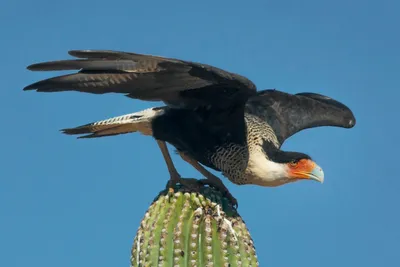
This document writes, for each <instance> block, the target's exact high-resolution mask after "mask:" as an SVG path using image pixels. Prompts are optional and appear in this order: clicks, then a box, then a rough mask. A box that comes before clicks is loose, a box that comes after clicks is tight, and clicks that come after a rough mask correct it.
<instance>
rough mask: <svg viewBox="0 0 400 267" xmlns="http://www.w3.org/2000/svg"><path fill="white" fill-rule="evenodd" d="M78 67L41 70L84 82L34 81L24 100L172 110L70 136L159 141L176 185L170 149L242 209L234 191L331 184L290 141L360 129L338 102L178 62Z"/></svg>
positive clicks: (118, 60) (100, 62)
mask: <svg viewBox="0 0 400 267" xmlns="http://www.w3.org/2000/svg"><path fill="white" fill-rule="evenodd" d="M68 54H69V55H70V56H72V57H73V58H69V59H63V60H53V61H47V62H40V63H35V64H31V65H29V66H28V67H27V69H28V70H30V71H67V70H73V71H75V72H74V73H69V74H64V75H60V76H54V77H50V78H47V79H44V80H39V81H37V82H34V83H32V84H30V85H28V86H26V87H25V88H23V90H24V91H30V90H35V91H37V92H66V91H76V92H81V93H90V94H109V93H116V94H123V95H125V96H127V97H128V98H131V99H136V100H141V101H156V102H162V104H160V105H158V106H155V107H151V108H147V109H145V110H142V111H138V112H134V113H130V114H126V115H122V116H117V117H111V118H109V119H105V120H101V121H96V122H92V123H88V124H85V125H81V126H78V127H73V128H65V129H62V130H61V131H62V132H63V133H64V134H67V135H79V136H78V138H98V137H105V136H115V135H120V134H127V133H133V132H139V133H141V134H142V135H145V136H150V137H152V138H154V139H155V141H156V142H157V144H158V146H159V149H160V151H161V154H162V156H163V158H164V161H165V163H166V167H167V169H168V172H169V176H170V177H169V180H168V183H169V185H170V188H172V185H176V184H178V183H184V181H183V179H182V177H181V175H180V173H179V172H178V171H177V169H176V167H175V165H174V163H173V161H172V159H171V155H170V152H169V150H168V147H167V144H170V145H172V146H173V147H174V148H175V149H176V151H177V153H178V154H179V155H180V156H181V158H182V159H183V160H184V161H186V162H187V163H189V164H190V165H191V166H193V167H194V168H195V169H196V170H197V171H198V172H199V173H200V174H202V175H203V176H204V177H205V179H203V180H204V181H205V183H206V184H209V185H213V186H214V187H216V188H218V189H219V190H220V191H221V192H223V193H224V195H225V196H227V197H228V198H229V199H230V200H232V203H234V204H235V205H237V200H236V198H234V197H233V196H232V194H230V192H229V190H228V189H227V187H226V186H225V185H224V183H223V182H222V180H221V179H220V178H219V177H217V176H216V175H214V174H212V173H211V172H210V171H209V170H207V169H206V168H210V169H213V170H215V171H217V172H220V173H221V174H222V176H224V177H225V178H227V179H228V180H229V181H231V182H232V183H233V184H236V185H246V184H252V185H257V186H263V187H276V186H281V185H285V184H288V183H292V182H296V181H305V180H314V181H318V182H321V183H322V182H323V181H324V172H323V170H322V168H321V167H320V166H319V165H318V164H317V163H316V162H315V161H314V160H313V159H312V158H311V156H309V155H307V154H305V153H301V152H294V151H286V150H282V148H281V147H282V145H283V144H284V142H285V141H286V140H287V139H288V138H290V137H291V136H293V135H294V134H296V133H298V132H300V131H302V130H304V129H309V128H315V127H322V126H333V127H340V128H347V129H349V128H353V127H354V126H355V124H356V119H355V116H354V114H353V112H352V110H351V109H350V108H349V107H348V106H346V105H345V104H343V103H342V102H339V101H338V100H336V99H333V98H331V97H329V96H326V95H322V94H318V93H313V92H300V93H296V94H291V93H288V92H283V91H280V90H277V89H261V90H259V89H258V88H257V86H256V85H255V84H254V83H253V82H252V81H251V80H250V79H249V78H247V77H245V76H242V75H240V74H237V73H233V72H230V71H227V70H224V69H221V68H218V67H216V66H212V65H207V64H203V63H199V62H193V61H188V60H183V59H176V58H172V57H165V56H157V55H151V54H141V53H133V52H126V51H116V50H91V49H89V50H69V51H68Z"/></svg>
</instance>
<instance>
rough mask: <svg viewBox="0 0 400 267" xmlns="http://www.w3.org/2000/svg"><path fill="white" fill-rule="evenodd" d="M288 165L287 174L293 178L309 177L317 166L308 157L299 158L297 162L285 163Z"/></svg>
mask: <svg viewBox="0 0 400 267" xmlns="http://www.w3.org/2000/svg"><path fill="white" fill-rule="evenodd" d="M287 166H288V167H289V175H290V177H291V178H295V179H310V178H312V177H310V175H311V173H312V172H313V170H314V169H315V168H316V167H317V164H316V163H315V162H314V161H312V160H310V159H301V160H299V161H297V162H290V163H288V164H287Z"/></svg>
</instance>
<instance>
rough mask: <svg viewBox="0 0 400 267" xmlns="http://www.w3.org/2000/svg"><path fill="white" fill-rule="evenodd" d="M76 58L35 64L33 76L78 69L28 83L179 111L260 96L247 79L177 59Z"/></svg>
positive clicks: (80, 54)
mask: <svg viewBox="0 0 400 267" xmlns="http://www.w3.org/2000/svg"><path fill="white" fill-rule="evenodd" d="M69 54H70V55H72V56H74V57H77V58H78V59H70V60H58V61H49V62H42V63H36V64H32V65H30V66H28V69H29V70H31V71H60V70H78V72H77V73H72V74H68V75H62V76H57V77H52V78H49V79H45V80H41V81H38V82H35V83H33V84H30V85H28V86H26V87H25V88H24V90H36V91H38V92H62V91H79V92H85V93H93V94H105V93H123V94H126V95H127V96H129V97H131V98H136V99H141V100H151V101H164V102H166V103H169V104H173V105H179V106H190V107H197V106H199V105H216V106H224V105H232V104H235V103H243V104H244V103H245V101H246V100H247V98H248V97H249V96H250V95H253V94H255V93H256V86H255V85H254V84H253V83H252V82H251V81H250V80H249V79H247V78H246V77H243V76H240V75H238V74H234V73H230V72H227V71H225V70H222V69H219V68H216V67H213V66H209V65H205V64H200V63H196V62H190V61H183V60H178V59H173V58H165V57H159V56H153V55H144V54H135V53H128V52H120V51H109V50H72V51H69Z"/></svg>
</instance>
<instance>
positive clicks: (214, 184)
mask: <svg viewBox="0 0 400 267" xmlns="http://www.w3.org/2000/svg"><path fill="white" fill-rule="evenodd" d="M198 182H199V183H200V184H203V185H208V186H212V187H214V188H216V189H217V190H219V191H220V192H221V193H222V195H223V196H224V197H226V198H227V199H228V200H229V201H230V202H231V203H232V206H233V207H235V208H238V207H239V203H238V202H237V200H236V198H235V197H234V196H233V195H232V194H231V192H229V190H228V188H226V186H225V185H224V184H223V183H222V181H215V180H210V179H201V180H198Z"/></svg>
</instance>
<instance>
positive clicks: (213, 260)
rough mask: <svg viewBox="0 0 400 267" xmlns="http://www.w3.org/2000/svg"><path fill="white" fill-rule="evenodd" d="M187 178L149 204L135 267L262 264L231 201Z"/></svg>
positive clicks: (136, 245)
mask: <svg viewBox="0 0 400 267" xmlns="http://www.w3.org/2000/svg"><path fill="white" fill-rule="evenodd" d="M185 180H186V181H188V182H187V183H185V186H183V185H176V186H175V187H174V192H173V193H170V192H169V191H168V190H167V189H165V190H163V191H161V192H160V193H159V194H158V196H157V197H156V198H155V199H154V201H153V203H152V204H151V205H150V207H149V209H148V210H147V212H146V214H145V216H144V218H143V219H142V221H141V223H140V227H139V229H138V231H137V233H136V236H135V239H134V242H133V246H132V250H131V266H132V267H139V266H140V267H142V266H143V267H144V266H171V267H172V266H198V267H201V266H231V267H234V266H258V261H257V256H256V250H255V247H254V244H253V240H252V238H251V236H250V233H249V231H248V229H247V227H246V225H245V223H244V221H243V220H242V218H241V217H240V215H239V214H238V212H237V210H236V209H235V208H234V207H233V205H232V203H230V202H229V201H228V199H227V198H225V197H224V196H223V195H222V194H221V193H220V192H219V191H218V190H216V189H215V188H213V187H208V186H204V185H200V184H199V183H197V181H196V180H195V179H185ZM189 184H191V185H193V186H190V187H188V185H189Z"/></svg>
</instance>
